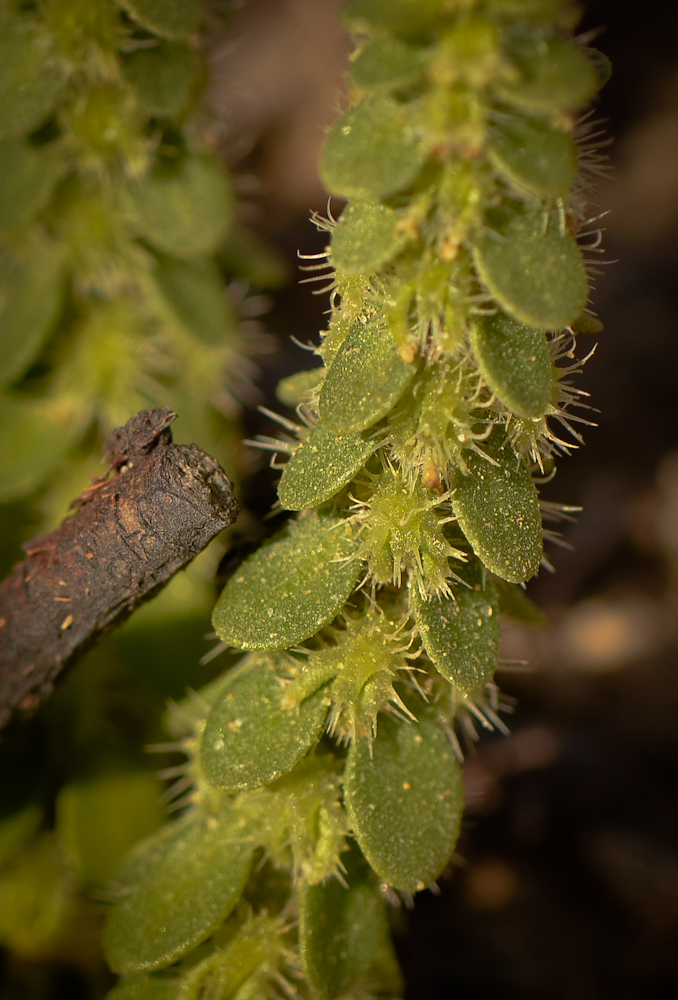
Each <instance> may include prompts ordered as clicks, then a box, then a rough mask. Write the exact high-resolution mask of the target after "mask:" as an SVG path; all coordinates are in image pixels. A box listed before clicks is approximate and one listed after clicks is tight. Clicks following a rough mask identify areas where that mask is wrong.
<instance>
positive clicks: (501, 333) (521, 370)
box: [470, 313, 553, 419]
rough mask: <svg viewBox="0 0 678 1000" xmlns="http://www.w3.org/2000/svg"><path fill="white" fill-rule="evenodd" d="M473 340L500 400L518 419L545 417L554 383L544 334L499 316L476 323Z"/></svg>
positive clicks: (480, 361)
mask: <svg viewBox="0 0 678 1000" xmlns="http://www.w3.org/2000/svg"><path fill="white" fill-rule="evenodd" d="M470 340H471V348H472V350H473V354H474V357H475V359H476V362H477V364H478V368H479V369H480V371H481V373H482V375H483V377H484V378H485V381H486V382H487V384H488V386H489V387H490V389H491V390H492V392H493V393H494V394H495V396H496V397H497V399H499V400H500V401H501V402H502V403H503V404H504V406H506V407H507V408H508V409H509V410H511V412H512V413H515V414H516V416H519V417H525V418H528V419H535V418H537V417H541V416H543V415H544V413H545V412H546V409H547V407H548V405H549V402H550V400H551V388H552V384H553V364H552V362H551V355H550V352H549V345H548V341H547V339H546V335H545V334H544V332H543V331H542V330H535V329H534V327H530V326H522V325H521V324H520V323H516V322H515V320H513V319H511V318H510V317H508V316H506V315H505V314H503V313H496V314H495V315H494V316H487V317H482V318H479V319H476V320H474V321H473V323H472V324H471V330H470Z"/></svg>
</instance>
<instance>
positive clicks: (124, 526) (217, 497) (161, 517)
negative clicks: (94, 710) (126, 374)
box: [0, 410, 238, 729]
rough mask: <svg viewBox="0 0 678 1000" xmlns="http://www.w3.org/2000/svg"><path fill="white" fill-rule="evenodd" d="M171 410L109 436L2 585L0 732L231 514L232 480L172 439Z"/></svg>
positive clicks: (140, 418) (139, 418)
mask: <svg viewBox="0 0 678 1000" xmlns="http://www.w3.org/2000/svg"><path fill="white" fill-rule="evenodd" d="M175 416H176V414H174V413H172V411H171V410H144V411H143V412H141V413H138V414H137V415H136V416H135V417H133V418H132V419H131V420H130V421H129V422H128V423H127V424H126V425H125V426H124V427H121V428H118V429H117V430H115V431H113V433H112V434H111V435H110V437H109V438H108V441H107V442H106V451H107V454H108V456H109V458H110V462H111V464H110V467H109V471H108V473H107V475H106V476H104V477H103V478H102V479H99V480H96V481H95V482H94V484H93V485H92V486H91V487H90V488H89V489H87V490H85V492H84V493H83V494H82V496H80V497H79V498H78V499H77V500H76V501H75V502H74V503H73V504H72V505H71V506H73V507H75V508H76V510H75V513H74V514H73V515H72V516H71V517H68V518H66V520H65V521H63V522H62V524H61V525H60V526H59V527H58V528H57V530H56V531H54V532H52V534H50V535H43V536H42V537H41V538H35V539H33V540H32V541H30V542H27V543H26V544H25V545H24V551H25V552H26V559H25V561H24V562H22V563H19V564H18V565H16V566H15V567H14V569H13V571H12V573H11V575H10V576H9V577H8V578H7V579H6V580H5V581H4V582H3V583H2V584H0V729H3V728H5V727H6V726H7V725H8V724H9V723H10V722H13V721H15V720H16V719H18V718H21V717H22V716H27V715H30V714H31V713H32V712H34V711H35V709H36V708H37V707H38V705H39V704H40V703H41V702H42V701H44V700H45V699H46V698H47V697H48V696H49V694H50V693H51V691H52V689H53V687H54V683H55V680H56V678H57V675H58V674H60V673H61V671H62V670H63V669H64V667H66V666H67V665H69V664H70V663H72V662H73V661H74V660H75V659H76V658H77V657H79V656H81V655H82V653H83V652H85V651H86V650H87V649H89V648H90V647H91V646H92V645H94V643H96V642H97V641H98V640H99V639H100V638H101V637H102V636H103V635H104V634H105V633H106V632H108V631H110V630H111V629H113V628H116V627H117V626H119V625H121V624H122V622H124V621H125V619H126V618H128V617H129V615H130V614H131V613H132V612H133V611H134V609H135V608H137V607H138V606H139V605H140V604H142V603H143V602H144V601H147V600H148V599H149V598H150V597H153V596H154V594H156V593H157V592H158V591H159V590H161V589H162V587H164V586H165V584H166V583H167V582H168V581H169V580H170V579H171V577H172V576H174V574H175V573H176V572H177V571H178V570H180V569H182V568H183V567H184V566H186V565H187V564H188V563H189V562H190V561H191V560H192V559H193V558H194V557H195V556H197V555H198V553H199V552H201V551H202V550H203V549H204V548H205V546H206V545H207V544H208V542H210V541H211V540H212V539H213V538H214V537H215V536H216V535H217V534H218V533H219V532H220V531H221V530H222V529H223V528H227V527H228V525H229V524H232V523H233V522H234V521H235V519H236V517H237V516H238V505H237V502H236V500H235V498H234V496H233V492H232V489H231V484H230V482H229V480H228V479H227V477H226V475H225V473H224V471H223V469H222V468H221V466H220V465H219V464H218V462H216V461H215V460H214V459H213V458H210V456H209V455H206V454H205V453H204V452H203V451H201V450H200V449H199V448H197V447H196V446H195V445H175V444H172V434H171V431H170V429H169V425H170V423H171V422H172V421H173V420H174V418H175Z"/></svg>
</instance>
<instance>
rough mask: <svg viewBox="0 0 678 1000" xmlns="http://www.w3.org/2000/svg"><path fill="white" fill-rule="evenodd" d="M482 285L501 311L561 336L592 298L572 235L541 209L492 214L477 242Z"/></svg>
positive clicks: (476, 258)
mask: <svg viewBox="0 0 678 1000" xmlns="http://www.w3.org/2000/svg"><path fill="white" fill-rule="evenodd" d="M473 258H474V262H475V265H476V268H477V270H478V275H479V277H480V280H481V281H482V283H483V284H484V285H485V287H486V288H487V289H488V291H489V292H490V294H491V295H492V296H493V297H494V298H495V299H496V301H497V302H498V303H499V305H500V306H501V307H502V309H503V310H504V311H505V312H507V313H509V315H511V316H513V318H514V319H517V320H518V321H519V322H520V323H525V324H527V326H535V327H538V328H539V329H542V330H561V329H563V327H566V326H569V324H570V323H571V322H573V321H574V320H575V319H577V317H578V316H579V315H580V313H581V312H582V310H583V308H584V306H585V305H586V300H587V298H588V282H587V280H586V268H585V267H584V261H583V259H582V255H581V252H580V250H579V247H578V246H577V244H576V242H575V240H574V238H573V237H572V236H571V235H570V233H569V232H566V231H565V232H563V231H562V230H561V228H560V223H559V220H558V217H557V216H556V215H550V216H546V215H545V214H544V212H543V211H542V209H541V208H540V207H535V208H533V207H530V206H527V205H517V204H516V205H514V206H513V207H512V208H501V209H493V210H491V211H490V212H488V214H487V216H486V219H485V228H484V230H483V231H482V232H480V233H479V235H478V236H477V238H476V242H475V246H474V248H473Z"/></svg>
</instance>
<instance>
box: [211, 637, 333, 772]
mask: <svg viewBox="0 0 678 1000" xmlns="http://www.w3.org/2000/svg"><path fill="white" fill-rule="evenodd" d="M278 668H279V662H278V660H277V659H276V658H275V657H273V656H270V655H266V654H254V655H252V656H250V657H248V658H247V660H246V661H245V663H244V664H243V665H242V667H240V668H238V669H237V670H235V671H234V672H233V673H232V674H231V675H230V677H229V679H228V681H227V683H226V685H225V687H224V688H223V689H222V696H221V699H220V700H219V701H218V702H217V704H216V705H215V706H214V708H213V709H212V711H211V712H210V714H209V716H208V718H207V724H206V726H205V730H204V732H203V736H202V741H201V750H200V756H201V762H202V767H203V771H204V772H205V776H206V777H207V779H208V781H210V782H211V783H212V784H213V785H216V786H217V788H224V789H229V790H236V789H247V788H257V787H258V786H259V785H267V784H269V783H270V782H271V781H275V779H276V778H280V777H281V776H282V775H283V774H287V773H288V772H289V771H291V770H292V768H293V767H294V765H295V764H296V763H298V761H300V760H301V758H302V757H303V756H304V755H305V754H306V753H307V752H308V751H309V750H310V748H311V747H312V746H313V745H314V744H315V743H317V741H318V740H319V738H320V735H321V733H322V731H323V728H324V725H325V719H326V718H327V712H328V710H329V704H328V702H327V700H326V699H325V696H324V694H323V692H322V691H318V692H316V693H315V694H313V695H311V697H310V698H306V699H305V700H304V701H303V702H302V703H301V704H300V705H291V706H289V707H283V695H284V687H283V679H282V676H281V674H280V672H279V669H278ZM264 719H265V720H266V721H265V724H264V725H262V720H264Z"/></svg>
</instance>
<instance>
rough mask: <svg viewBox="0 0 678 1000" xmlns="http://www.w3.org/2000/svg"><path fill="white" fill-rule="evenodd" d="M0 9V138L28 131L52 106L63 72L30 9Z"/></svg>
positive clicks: (59, 87) (55, 100)
mask: <svg viewBox="0 0 678 1000" xmlns="http://www.w3.org/2000/svg"><path fill="white" fill-rule="evenodd" d="M3 6H4V10H3V11H2V12H0V138H4V137H5V136H13V135H22V134H26V133H28V132H32V131H33V129H35V128H36V127H37V126H38V125H41V124H42V123H43V121H44V120H45V119H46V118H47V116H48V115H49V114H50V112H51V111H52V110H53V109H54V107H55V105H56V102H57V100H58V99H59V95H60V92H61V87H62V85H63V82H64V79H65V76H66V72H65V68H64V66H63V65H62V63H61V62H59V60H58V59H57V58H56V57H55V55H54V52H53V48H52V39H51V37H50V35H48V34H47V32H45V31H43V30H42V28H41V27H40V26H39V25H37V24H36V23H35V22H34V21H33V20H32V18H31V13H30V11H26V12H22V13H21V14H18V13H17V14H11V13H9V12H8V11H7V5H3Z"/></svg>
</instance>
